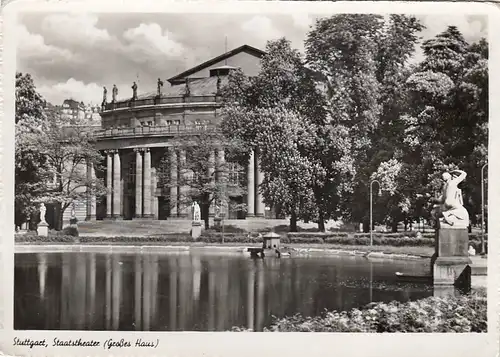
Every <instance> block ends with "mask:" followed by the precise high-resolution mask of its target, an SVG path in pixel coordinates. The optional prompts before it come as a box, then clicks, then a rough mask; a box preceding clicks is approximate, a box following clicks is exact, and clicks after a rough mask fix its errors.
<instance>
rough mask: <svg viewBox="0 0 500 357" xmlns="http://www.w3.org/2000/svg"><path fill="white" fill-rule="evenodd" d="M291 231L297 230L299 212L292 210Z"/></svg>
mask: <svg viewBox="0 0 500 357" xmlns="http://www.w3.org/2000/svg"><path fill="white" fill-rule="evenodd" d="M290 232H297V214H296V213H295V211H292V214H291V215H290Z"/></svg>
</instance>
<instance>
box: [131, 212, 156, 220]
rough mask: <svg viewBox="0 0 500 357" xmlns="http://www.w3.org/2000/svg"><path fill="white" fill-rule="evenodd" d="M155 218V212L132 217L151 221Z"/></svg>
mask: <svg viewBox="0 0 500 357" xmlns="http://www.w3.org/2000/svg"><path fill="white" fill-rule="evenodd" d="M154 218H155V216H154V215H153V214H148V215H142V216H141V217H134V218H132V219H133V220H135V221H139V220H144V221H151V220H153V219H154Z"/></svg>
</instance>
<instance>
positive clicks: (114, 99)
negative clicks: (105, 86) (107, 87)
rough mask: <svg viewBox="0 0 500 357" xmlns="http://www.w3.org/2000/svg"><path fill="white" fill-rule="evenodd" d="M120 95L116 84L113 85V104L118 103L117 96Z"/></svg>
mask: <svg viewBox="0 0 500 357" xmlns="http://www.w3.org/2000/svg"><path fill="white" fill-rule="evenodd" d="M117 95H118V88H117V87H116V84H113V103H114V102H116V96H117Z"/></svg>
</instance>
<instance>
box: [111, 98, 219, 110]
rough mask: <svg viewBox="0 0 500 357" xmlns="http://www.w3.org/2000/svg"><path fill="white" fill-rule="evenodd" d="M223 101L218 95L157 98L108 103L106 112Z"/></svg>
mask: <svg viewBox="0 0 500 357" xmlns="http://www.w3.org/2000/svg"><path fill="white" fill-rule="evenodd" d="M221 100H222V98H221V97H220V96H216V95H203V96H178V97H156V98H146V99H136V100H127V101H124V102H116V103H106V105H105V109H104V110H105V111H108V110H115V109H121V108H134V107H142V106H152V105H162V104H190V103H220V102H221Z"/></svg>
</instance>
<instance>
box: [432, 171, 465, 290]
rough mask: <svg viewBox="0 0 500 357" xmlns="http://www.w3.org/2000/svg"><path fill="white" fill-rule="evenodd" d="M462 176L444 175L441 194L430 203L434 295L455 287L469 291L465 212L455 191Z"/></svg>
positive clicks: (457, 189)
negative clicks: (433, 221) (433, 225)
mask: <svg viewBox="0 0 500 357" xmlns="http://www.w3.org/2000/svg"><path fill="white" fill-rule="evenodd" d="M466 176H467V174H466V173H465V172H464V171H462V170H453V171H451V172H445V173H444V174H443V180H444V184H443V190H442V194H441V196H440V197H439V198H438V199H435V200H434V203H435V204H436V205H435V206H434V209H435V211H434V217H435V218H436V220H437V221H438V224H437V227H436V246H435V249H436V250H435V253H434V255H433V257H432V258H431V266H432V268H431V269H432V276H433V284H434V295H435V296H446V295H450V294H454V292H455V288H460V289H462V290H463V291H469V290H470V286H471V283H470V281H471V273H470V272H471V268H470V263H471V260H470V258H469V252H468V247H469V234H468V232H467V226H468V225H469V213H468V212H467V210H466V209H465V207H464V206H463V199H462V191H461V190H460V189H459V188H458V184H460V183H461V182H462V181H463V180H464V179H465V177H466Z"/></svg>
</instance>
